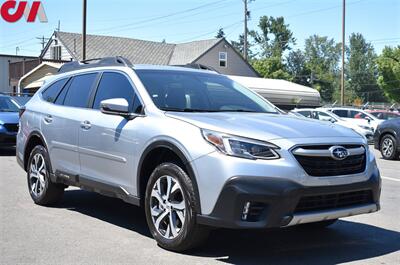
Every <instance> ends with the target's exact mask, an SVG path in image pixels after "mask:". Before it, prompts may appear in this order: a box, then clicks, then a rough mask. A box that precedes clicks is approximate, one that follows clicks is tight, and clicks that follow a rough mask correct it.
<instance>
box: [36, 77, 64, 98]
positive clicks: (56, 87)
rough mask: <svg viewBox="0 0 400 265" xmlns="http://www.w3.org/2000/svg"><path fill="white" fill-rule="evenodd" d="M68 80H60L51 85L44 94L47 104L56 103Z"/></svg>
mask: <svg viewBox="0 0 400 265" xmlns="http://www.w3.org/2000/svg"><path fill="white" fill-rule="evenodd" d="M67 81H68V78H65V79H62V80H59V81H57V82H55V83H54V84H52V85H50V86H49V87H48V88H47V89H46V90H45V91H44V92H43V93H42V96H43V99H44V100H46V101H47V102H51V103H54V101H55V100H56V98H57V96H58V94H59V93H60V91H61V89H62V88H63V87H64V85H65V83H67Z"/></svg>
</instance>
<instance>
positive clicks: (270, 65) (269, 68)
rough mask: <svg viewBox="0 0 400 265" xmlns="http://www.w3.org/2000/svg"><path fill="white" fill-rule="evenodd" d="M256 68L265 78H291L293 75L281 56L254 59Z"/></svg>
mask: <svg viewBox="0 0 400 265" xmlns="http://www.w3.org/2000/svg"><path fill="white" fill-rule="evenodd" d="M252 65H253V67H254V69H255V70H256V71H257V72H258V73H259V74H260V75H261V76H262V77H264V78H273V79H285V80H290V79H291V76H290V74H289V73H288V72H287V71H286V69H285V65H284V64H283V63H282V60H281V58H279V57H270V58H264V59H258V60H254V61H253V63H252Z"/></svg>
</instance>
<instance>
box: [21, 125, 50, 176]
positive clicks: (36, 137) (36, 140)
mask: <svg viewBox="0 0 400 265" xmlns="http://www.w3.org/2000/svg"><path fill="white" fill-rule="evenodd" d="M38 145H42V146H43V147H44V148H46V150H48V149H47V145H46V141H45V140H44V138H43V136H42V135H41V134H40V133H39V132H36V131H34V132H32V133H31V134H30V135H29V136H28V140H27V141H26V145H25V149H24V169H25V170H27V166H28V160H29V155H30V154H31V152H32V150H33V149H34V148H35V146H38Z"/></svg>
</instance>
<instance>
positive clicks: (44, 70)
mask: <svg viewBox="0 0 400 265" xmlns="http://www.w3.org/2000/svg"><path fill="white" fill-rule="evenodd" d="M62 64H63V63H61V62H46V61H45V62H42V63H41V64H39V65H38V66H36V67H35V68H33V69H32V70H31V71H29V72H28V73H26V74H25V75H24V76H22V77H21V78H20V80H19V84H18V87H19V89H20V90H21V92H23V93H25V94H33V93H35V92H36V91H37V90H38V89H39V88H40V87H41V86H42V85H43V84H44V82H45V80H46V78H48V77H49V76H52V75H55V74H57V72H58V69H60V67H61V66H62Z"/></svg>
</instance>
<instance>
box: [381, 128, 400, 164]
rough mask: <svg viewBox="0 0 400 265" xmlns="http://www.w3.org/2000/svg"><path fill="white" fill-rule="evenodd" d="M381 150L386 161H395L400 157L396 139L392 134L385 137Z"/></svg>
mask: <svg viewBox="0 0 400 265" xmlns="http://www.w3.org/2000/svg"><path fill="white" fill-rule="evenodd" d="M380 149H381V150H380V151H381V154H382V157H383V158H384V159H387V160H394V159H396V158H397V157H398V152H397V141H396V138H394V137H393V136H392V135H390V134H387V135H385V136H383V138H382V140H381V148H380Z"/></svg>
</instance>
